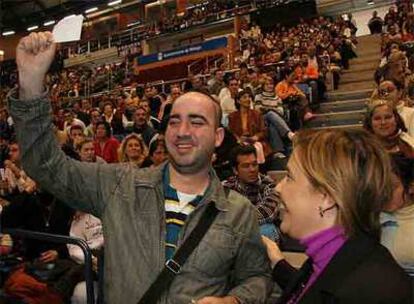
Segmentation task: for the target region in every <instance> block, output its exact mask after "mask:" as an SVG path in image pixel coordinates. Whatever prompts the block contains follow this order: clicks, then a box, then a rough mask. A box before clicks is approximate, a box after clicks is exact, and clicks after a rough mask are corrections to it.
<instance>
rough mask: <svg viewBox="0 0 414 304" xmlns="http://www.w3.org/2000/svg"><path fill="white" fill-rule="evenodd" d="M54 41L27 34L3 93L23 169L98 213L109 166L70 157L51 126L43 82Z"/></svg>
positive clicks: (112, 174) (110, 180)
mask: <svg viewBox="0 0 414 304" xmlns="http://www.w3.org/2000/svg"><path fill="white" fill-rule="evenodd" d="M55 50H56V45H55V43H54V42H53V37H52V34H51V33H49V32H45V33H32V34H30V36H27V37H24V38H23V39H22V40H21V41H20V43H19V45H18V46H17V51H16V61H17V66H18V71H19V84H20V87H19V91H18V96H17V94H16V93H17V92H13V93H12V94H11V95H10V96H9V107H10V112H11V114H12V117H13V120H14V121H15V124H16V134H17V140H18V143H19V146H20V149H21V158H22V159H21V160H22V163H23V167H24V168H25V171H26V173H27V174H28V175H29V176H30V177H32V178H33V179H34V180H35V181H36V182H37V183H38V184H39V185H40V188H45V189H47V190H48V191H49V192H51V193H53V194H54V195H55V196H57V197H58V198H59V199H61V200H62V201H64V202H66V203H67V204H69V205H70V206H71V207H74V208H77V209H80V210H83V211H85V212H88V213H92V214H94V215H96V216H98V217H100V216H101V215H102V213H103V210H104V202H106V201H107V200H108V198H109V196H110V193H112V191H113V190H114V189H113V188H114V184H115V183H114V180H115V179H116V178H117V177H116V175H117V174H116V170H115V167H114V166H109V165H97V164H93V163H81V162H78V161H74V160H71V159H69V158H67V157H66V156H65V154H64V153H63V152H62V151H61V149H60V148H59V145H58V142H57V139H56V137H55V134H54V133H53V128H52V117H51V115H50V113H51V106H50V103H49V101H48V99H47V97H46V95H47V93H46V92H45V88H44V86H43V80H44V77H45V75H46V73H47V71H48V69H49V66H50V64H51V63H52V61H53V58H54V54H55Z"/></svg>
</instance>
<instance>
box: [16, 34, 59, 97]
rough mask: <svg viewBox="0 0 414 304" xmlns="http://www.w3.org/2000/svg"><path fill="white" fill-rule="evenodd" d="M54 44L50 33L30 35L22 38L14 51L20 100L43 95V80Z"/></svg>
mask: <svg viewBox="0 0 414 304" xmlns="http://www.w3.org/2000/svg"><path fill="white" fill-rule="evenodd" d="M55 51H56V44H55V43H54V42H53V35H52V33H50V32H41V33H31V34H30V35H29V36H26V37H24V38H22V39H21V40H20V42H19V44H18V46H17V49H16V62H17V67H18V70H19V84H20V92H19V93H20V96H19V98H20V99H21V100H28V99H32V98H34V97H35V96H39V95H41V94H42V93H43V80H44V78H45V75H46V73H47V71H48V70H49V67H50V64H51V63H52V61H53V58H54V56H55Z"/></svg>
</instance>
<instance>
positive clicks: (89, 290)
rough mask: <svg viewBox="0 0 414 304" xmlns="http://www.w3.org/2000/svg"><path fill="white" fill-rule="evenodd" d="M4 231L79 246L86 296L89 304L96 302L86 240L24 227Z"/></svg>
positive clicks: (89, 254)
mask: <svg viewBox="0 0 414 304" xmlns="http://www.w3.org/2000/svg"><path fill="white" fill-rule="evenodd" d="M2 233H4V234H10V235H11V236H12V237H21V238H28V239H33V240H38V241H46V242H53V243H59V244H73V245H76V246H79V247H80V248H81V249H82V252H83V254H84V256H85V281H86V298H87V303H88V304H94V303H95V295H94V290H93V289H94V286H93V275H92V253H91V250H90V248H89V246H88V244H87V243H86V241H84V240H82V239H79V238H73V237H68V236H65V235H57V234H50V233H43V232H36V231H29V230H23V229H3V230H2Z"/></svg>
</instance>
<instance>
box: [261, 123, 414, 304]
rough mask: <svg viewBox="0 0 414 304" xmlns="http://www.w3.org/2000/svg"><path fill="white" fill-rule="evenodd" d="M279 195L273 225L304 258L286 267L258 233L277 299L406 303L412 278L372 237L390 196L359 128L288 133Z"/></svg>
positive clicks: (373, 149)
mask: <svg viewBox="0 0 414 304" xmlns="http://www.w3.org/2000/svg"><path fill="white" fill-rule="evenodd" d="M287 171H288V173H287V176H286V177H285V178H284V179H283V180H282V181H281V182H280V183H279V184H278V186H277V188H276V190H277V192H278V194H279V196H280V198H281V206H282V208H281V209H282V211H281V214H282V215H281V218H282V222H281V226H280V228H281V230H282V231H283V232H284V233H286V234H287V235H289V236H290V237H292V238H294V239H298V240H299V241H300V243H301V244H302V245H303V246H304V247H305V248H306V255H307V256H308V257H309V259H308V260H307V261H306V262H305V263H304V264H303V266H302V267H301V269H300V270H296V269H295V268H293V267H292V266H290V265H289V264H288V263H287V262H286V260H285V259H284V257H283V255H282V254H281V252H280V250H279V248H278V247H277V245H276V244H275V243H274V242H272V241H271V240H269V239H266V238H264V239H263V240H264V242H265V245H266V247H267V251H268V255H269V258H270V261H271V264H272V267H273V278H274V280H275V281H276V282H277V283H278V284H279V285H280V286H281V287H282V288H283V294H282V297H281V298H280V301H279V302H280V303H289V304H292V303H304V304H306V303H309V304H311V303H312V304H314V303H352V304H366V303H389V304H391V303H398V304H402V303H407V304H408V303H412V299H413V298H412V296H413V287H412V281H411V280H410V278H409V276H408V275H407V274H406V273H405V272H404V270H403V269H401V267H400V266H399V265H398V264H397V263H396V262H395V260H394V258H393V257H392V255H391V254H390V253H389V251H388V250H387V249H386V248H385V247H383V246H382V245H381V244H380V242H379V241H380V234H381V226H380V212H381V210H382V209H383V207H384V206H385V204H386V203H388V202H389V201H390V199H391V196H392V191H393V189H392V181H391V165H390V159H389V156H388V154H387V153H386V152H385V151H384V149H383V148H382V147H381V144H380V143H379V142H378V141H377V140H376V139H375V137H374V136H372V135H370V134H369V133H367V132H366V131H361V130H323V131H302V132H299V133H298V134H296V136H295V140H294V150H293V153H292V157H291V158H290V160H289V163H288V166H287Z"/></svg>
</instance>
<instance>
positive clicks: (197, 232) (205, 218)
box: [138, 187, 229, 304]
mask: <svg viewBox="0 0 414 304" xmlns="http://www.w3.org/2000/svg"><path fill="white" fill-rule="evenodd" d="M224 191H225V192H226V197H227V196H228V193H229V189H228V188H226V187H224ZM218 213H219V210H218V209H217V208H216V206H215V204H213V203H210V204H209V205H208V206H207V208H206V210H205V211H204V213H203V215H202V216H201V218H200V220H199V222H198V223H197V225H196V226H195V228H194V229H193V231H191V233H190V235H189V236H188V237H187V239H186V240H185V241H184V243H183V244H182V245H181V246H180V247H179V248H178V250H177V252H176V253H175V255H174V257H173V258H172V259H170V260H168V261H167V262H166V263H165V267H164V269H163V270H162V271H161V272H160V274H159V275H158V277H157V278H156V279H155V281H154V282H153V283H152V284H151V286H150V288H149V289H148V290H147V291H146V292H145V294H144V296H143V297H142V298H141V300H139V302H138V304H156V303H157V301H158V299H159V298H160V297H161V295H162V294H163V292H164V291H166V290H167V289H168V288H169V286H170V285H171V283H172V281H173V280H174V278H175V276H176V275H178V274H179V273H180V272H181V267H182V266H183V265H184V263H185V262H186V260H187V258H188V257H189V256H190V255H191V253H192V252H193V251H194V249H195V248H196V247H197V246H198V244H199V243H200V241H201V239H202V238H203V236H204V235H205V234H206V232H207V231H208V229H209V228H210V226H211V224H212V223H213V222H214V219H215V218H216V216H217V214H218Z"/></svg>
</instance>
